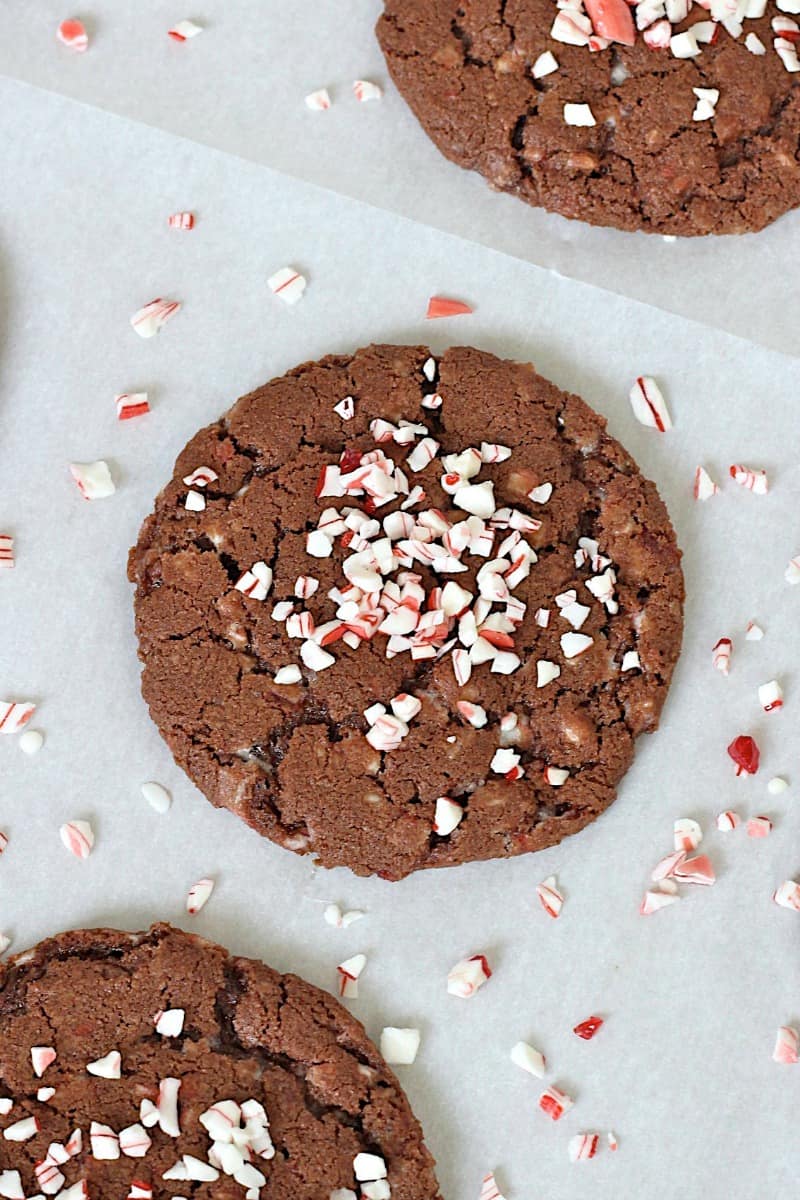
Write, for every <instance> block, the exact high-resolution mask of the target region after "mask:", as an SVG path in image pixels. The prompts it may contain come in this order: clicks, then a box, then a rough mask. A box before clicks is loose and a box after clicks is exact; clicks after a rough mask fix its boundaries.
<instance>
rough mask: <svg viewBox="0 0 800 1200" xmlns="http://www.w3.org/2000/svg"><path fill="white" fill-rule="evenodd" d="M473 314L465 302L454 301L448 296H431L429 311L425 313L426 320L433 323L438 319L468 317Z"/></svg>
mask: <svg viewBox="0 0 800 1200" xmlns="http://www.w3.org/2000/svg"><path fill="white" fill-rule="evenodd" d="M471 312H472V309H471V308H470V306H469V305H468V304H465V303H464V301H463V300H452V299H450V298H449V297H448V296H431V298H430V300H429V301H428V311H427V312H426V313H425V319H426V320H427V321H433V320H436V318H437V317H460V316H467V315H469V314H470V313H471Z"/></svg>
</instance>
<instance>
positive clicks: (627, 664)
mask: <svg viewBox="0 0 800 1200" xmlns="http://www.w3.org/2000/svg"><path fill="white" fill-rule="evenodd" d="M641 666H642V664H641V662H640V661H639V653H638V651H636V650H626V651H625V653H624V654H623V656H622V666H621V668H620V669H621V670H623V671H636V670H639V669H641Z"/></svg>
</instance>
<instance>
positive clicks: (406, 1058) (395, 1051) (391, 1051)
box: [381, 1025, 420, 1066]
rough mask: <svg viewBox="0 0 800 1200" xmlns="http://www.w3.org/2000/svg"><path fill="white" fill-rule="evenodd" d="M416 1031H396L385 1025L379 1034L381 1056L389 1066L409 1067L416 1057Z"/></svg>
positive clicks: (417, 1043) (417, 1041) (417, 1040)
mask: <svg viewBox="0 0 800 1200" xmlns="http://www.w3.org/2000/svg"><path fill="white" fill-rule="evenodd" d="M419 1042H420V1033H419V1030H418V1029H397V1028H395V1027H394V1026H392V1025H387V1026H386V1028H385V1029H384V1030H383V1031H382V1032H381V1055H382V1057H383V1058H384V1060H385V1061H386V1062H387V1063H389V1064H390V1065H391V1066H409V1065H410V1064H411V1063H413V1061H414V1059H415V1058H416V1057H417V1051H418V1050H419Z"/></svg>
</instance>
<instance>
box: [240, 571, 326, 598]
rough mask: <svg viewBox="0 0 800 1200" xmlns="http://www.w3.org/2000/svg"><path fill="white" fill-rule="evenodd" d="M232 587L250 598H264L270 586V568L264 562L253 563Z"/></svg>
mask: <svg viewBox="0 0 800 1200" xmlns="http://www.w3.org/2000/svg"><path fill="white" fill-rule="evenodd" d="M234 587H235V588H236V591H237V592H242V593H243V595H245V596H249V597H250V599H251V600H266V598H267V596H268V595H269V591H270V588H271V587H272V568H271V567H268V566H267V564H266V563H265V562H256V563H253V565H252V567H251V568H250V570H249V571H245V572H244V574H243V575H241V576H240V577H239V579H238V580H237V581H236V583H235V584H234ZM309 594H310V593H309Z"/></svg>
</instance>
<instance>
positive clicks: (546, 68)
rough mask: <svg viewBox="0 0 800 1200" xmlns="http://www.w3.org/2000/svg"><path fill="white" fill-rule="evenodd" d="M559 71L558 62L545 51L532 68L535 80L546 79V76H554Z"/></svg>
mask: <svg viewBox="0 0 800 1200" xmlns="http://www.w3.org/2000/svg"><path fill="white" fill-rule="evenodd" d="M557 70H558V62H557V61H556V59H555V57H554V56H553V55H552V54H551V53H550V51H549V50H545V51H544V53H543V54H540V55H539V57H538V58H537V59H536V62H535V63H534V64H533V67H532V68H531V74H532V75H533V78H534V79H544V77H545V75H552V74H553V72H554V71H557Z"/></svg>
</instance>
